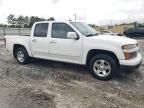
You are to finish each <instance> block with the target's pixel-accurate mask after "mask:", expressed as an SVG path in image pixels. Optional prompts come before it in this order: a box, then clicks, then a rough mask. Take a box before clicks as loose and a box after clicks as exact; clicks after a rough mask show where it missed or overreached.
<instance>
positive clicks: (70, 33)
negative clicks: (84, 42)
mask: <svg viewBox="0 0 144 108" xmlns="http://www.w3.org/2000/svg"><path fill="white" fill-rule="evenodd" d="M67 38H68V39H79V37H78V36H77V34H76V33H75V32H68V34H67Z"/></svg>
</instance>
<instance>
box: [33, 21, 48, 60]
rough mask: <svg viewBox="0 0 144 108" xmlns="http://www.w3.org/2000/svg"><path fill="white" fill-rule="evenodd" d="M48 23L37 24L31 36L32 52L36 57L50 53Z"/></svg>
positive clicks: (42, 56)
mask: <svg viewBox="0 0 144 108" xmlns="http://www.w3.org/2000/svg"><path fill="white" fill-rule="evenodd" d="M48 26H49V24H48V23H38V24H36V25H35V28H34V30H33V34H32V36H31V38H30V46H31V52H32V54H33V56H34V57H39V58H44V57H45V56H47V54H48V37H47V36H48Z"/></svg>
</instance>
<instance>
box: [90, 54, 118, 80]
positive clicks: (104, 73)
mask: <svg viewBox="0 0 144 108" xmlns="http://www.w3.org/2000/svg"><path fill="white" fill-rule="evenodd" d="M89 67H90V70H91V72H92V74H93V76H94V77H96V78H97V79H100V80H110V79H112V76H113V75H115V74H116V72H117V70H118V65H117V63H116V61H115V60H114V59H113V58H112V57H111V56H109V55H105V54H99V55H96V56H94V57H93V58H92V59H91V61H90V63H89Z"/></svg>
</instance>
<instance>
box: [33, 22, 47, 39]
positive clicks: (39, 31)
mask: <svg viewBox="0 0 144 108" xmlns="http://www.w3.org/2000/svg"><path fill="white" fill-rule="evenodd" d="M47 32H48V23H41V24H36V26H35V30H34V37H47Z"/></svg>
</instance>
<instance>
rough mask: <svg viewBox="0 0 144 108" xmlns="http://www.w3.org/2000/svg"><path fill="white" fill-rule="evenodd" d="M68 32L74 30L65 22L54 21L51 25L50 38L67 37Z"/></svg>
mask: <svg viewBox="0 0 144 108" xmlns="http://www.w3.org/2000/svg"><path fill="white" fill-rule="evenodd" d="M68 32H74V30H73V29H72V28H71V27H70V26H69V25H67V24H65V23H54V24H53V25H52V38H64V39H66V38H67V34H68Z"/></svg>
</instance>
